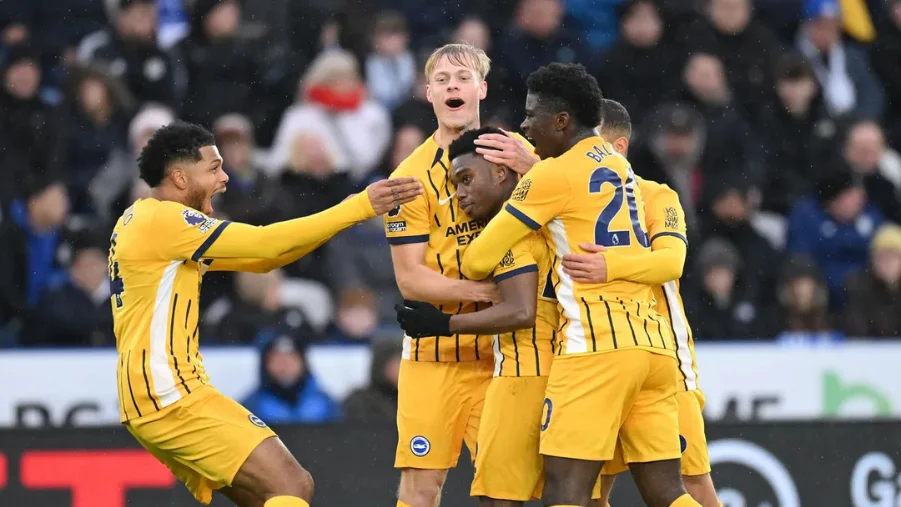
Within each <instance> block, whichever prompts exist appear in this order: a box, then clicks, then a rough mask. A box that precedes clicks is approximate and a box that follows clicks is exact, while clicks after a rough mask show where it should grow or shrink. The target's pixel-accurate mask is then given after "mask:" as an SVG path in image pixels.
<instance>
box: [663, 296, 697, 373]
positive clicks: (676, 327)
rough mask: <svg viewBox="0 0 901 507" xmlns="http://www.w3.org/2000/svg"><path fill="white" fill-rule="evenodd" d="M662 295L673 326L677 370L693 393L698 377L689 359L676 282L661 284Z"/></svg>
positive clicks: (683, 317)
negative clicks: (677, 359) (667, 306)
mask: <svg viewBox="0 0 901 507" xmlns="http://www.w3.org/2000/svg"><path fill="white" fill-rule="evenodd" d="M663 294H664V295H665V296H666V302H667V304H668V305H669V308H670V314H671V316H672V318H671V319H670V320H672V322H670V324H671V325H672V326H673V334H674V335H675V338H676V357H678V358H679V368H680V369H681V370H682V375H684V376H685V388H686V389H688V390H689V391H694V390H695V389H697V388H698V377H697V375H695V370H694V361H693V360H692V358H691V349H689V348H688V322H686V321H685V316H684V315H683V314H682V305H681V304H679V291H678V289H676V282H675V281H672V280H670V281H669V282H666V283H665V284H663Z"/></svg>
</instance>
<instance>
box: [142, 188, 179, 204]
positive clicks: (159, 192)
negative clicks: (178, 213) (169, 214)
mask: <svg viewBox="0 0 901 507" xmlns="http://www.w3.org/2000/svg"><path fill="white" fill-rule="evenodd" d="M150 197H152V198H154V199H156V200H157V201H172V202H177V203H179V204H184V205H185V206H187V205H188V203H186V202H185V200H184V199H183V198H182V196H181V195H179V193H178V192H176V191H174V189H172V188H168V187H167V186H165V185H160V186H158V187H155V188H151V189H150Z"/></svg>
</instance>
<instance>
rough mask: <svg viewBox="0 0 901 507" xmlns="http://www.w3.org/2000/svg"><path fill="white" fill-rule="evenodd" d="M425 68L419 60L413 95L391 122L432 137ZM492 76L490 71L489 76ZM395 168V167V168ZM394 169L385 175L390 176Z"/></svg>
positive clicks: (435, 124) (432, 118)
mask: <svg viewBox="0 0 901 507" xmlns="http://www.w3.org/2000/svg"><path fill="white" fill-rule="evenodd" d="M424 68H425V60H422V59H420V61H419V63H418V64H417V65H416V71H417V72H416V84H414V85H413V94H412V95H410V96H409V97H407V99H406V100H405V101H404V102H403V103H402V104H401V105H400V106H398V108H397V109H395V110H394V114H393V115H392V118H391V122H392V123H393V124H394V125H396V126H398V127H399V128H400V127H402V126H405V125H415V126H417V127H419V129H421V130H422V131H423V132H426V134H427V135H432V134H433V133H434V132H435V130H436V129H437V128H438V120H436V119H435V112H434V110H433V109H432V104H431V102H429V99H428V98H427V97H426V85H427V84H428V83H426V77H425V73H424V72H422V69H424ZM492 74H494V71H493V70H492V72H491V74H488V75H489V76H491V75H492ZM395 167H397V166H395ZM393 170H394V167H392V168H391V169H390V171H389V172H387V173H385V174H390V173H391V171H393Z"/></svg>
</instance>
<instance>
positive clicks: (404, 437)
mask: <svg viewBox="0 0 901 507" xmlns="http://www.w3.org/2000/svg"><path fill="white" fill-rule="evenodd" d="M490 379H491V372H490V371H488V369H487V368H484V367H480V366H478V365H473V364H469V363H431V362H428V363H427V362H418V361H410V360H404V361H402V362H401V366H400V373H399V376H398V403H397V433H398V442H397V450H396V453H395V459H394V466H395V467H396V468H416V469H424V470H446V469H448V468H453V467H454V466H456V464H457V459H458V458H459V456H460V451H461V449H462V446H463V441H464V437H465V436H466V433H467V430H468V429H469V427H470V426H471V424H472V421H471V418H472V417H471V416H472V415H473V410H474V409H478V408H480V406H481V402H482V401H483V400H484V393H485V389H486V388H487V384H488V382H489V381H490ZM477 427H478V426H477V423H476V425H475V428H473V429H470V430H469V431H470V432H471V433H473V440H474V438H475V433H476V431H477Z"/></svg>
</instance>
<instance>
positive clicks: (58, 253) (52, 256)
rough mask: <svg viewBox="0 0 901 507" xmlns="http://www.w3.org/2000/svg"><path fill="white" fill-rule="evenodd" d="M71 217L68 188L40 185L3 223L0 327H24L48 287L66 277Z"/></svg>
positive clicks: (58, 184)
mask: <svg viewBox="0 0 901 507" xmlns="http://www.w3.org/2000/svg"><path fill="white" fill-rule="evenodd" d="M68 213H69V199H68V196H67V195H66V187H65V185H64V184H63V183H62V182H60V181H58V180H49V181H42V180H36V181H33V182H32V183H31V186H30V189H29V190H28V192H27V196H26V197H25V198H24V199H20V200H16V201H14V202H13V203H12V204H11V205H10V207H9V213H8V216H7V217H6V218H5V219H4V220H3V222H2V223H0V245H3V248H0V322H4V323H6V324H11V325H13V326H15V327H18V328H21V327H22V326H23V325H24V324H25V323H27V321H28V320H29V319H30V318H31V315H32V312H34V311H35V310H37V308H38V303H39V302H40V300H41V296H42V295H43V293H44V291H45V290H46V289H47V287H50V286H53V285H55V284H56V283H57V282H58V281H59V280H61V279H62V277H64V276H65V272H64V270H63V266H62V264H63V262H64V259H63V258H62V253H63V252H62V250H63V247H64V245H65V242H64V240H65V238H64V237H63V236H64V235H66V232H67V231H66V230H65V229H64V224H65V223H66V219H67V217H68Z"/></svg>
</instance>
